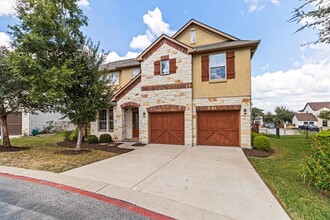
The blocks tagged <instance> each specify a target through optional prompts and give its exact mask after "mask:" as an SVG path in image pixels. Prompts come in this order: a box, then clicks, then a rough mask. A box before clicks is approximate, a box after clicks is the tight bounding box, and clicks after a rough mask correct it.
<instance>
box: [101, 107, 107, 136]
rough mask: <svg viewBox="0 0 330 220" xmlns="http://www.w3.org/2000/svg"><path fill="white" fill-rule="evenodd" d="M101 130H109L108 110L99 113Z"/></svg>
mask: <svg viewBox="0 0 330 220" xmlns="http://www.w3.org/2000/svg"><path fill="white" fill-rule="evenodd" d="M99 130H105V131H106V130H107V110H101V111H99Z"/></svg>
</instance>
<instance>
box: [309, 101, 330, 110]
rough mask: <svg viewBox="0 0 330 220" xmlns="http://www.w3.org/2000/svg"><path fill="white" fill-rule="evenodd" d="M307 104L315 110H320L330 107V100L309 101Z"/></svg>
mask: <svg viewBox="0 0 330 220" xmlns="http://www.w3.org/2000/svg"><path fill="white" fill-rule="evenodd" d="M307 105H309V106H310V107H311V108H312V109H313V110H314V111H317V110H320V109H321V108H330V102H308V103H307Z"/></svg>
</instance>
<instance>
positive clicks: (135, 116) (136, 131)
mask: <svg viewBox="0 0 330 220" xmlns="http://www.w3.org/2000/svg"><path fill="white" fill-rule="evenodd" d="M132 112H133V117H132V118H133V122H132V124H133V138H136V137H139V109H137V108H133V109H132Z"/></svg>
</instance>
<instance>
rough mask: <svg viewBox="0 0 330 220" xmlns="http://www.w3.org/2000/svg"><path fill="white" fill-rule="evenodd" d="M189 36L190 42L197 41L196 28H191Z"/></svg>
mask: <svg viewBox="0 0 330 220" xmlns="http://www.w3.org/2000/svg"><path fill="white" fill-rule="evenodd" d="M192 34H193V35H192ZM189 37H190V44H195V43H196V28H191V29H190V30H189Z"/></svg>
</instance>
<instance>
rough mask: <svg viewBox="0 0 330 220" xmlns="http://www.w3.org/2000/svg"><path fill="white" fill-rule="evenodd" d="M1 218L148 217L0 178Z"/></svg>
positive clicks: (44, 187)
mask: <svg viewBox="0 0 330 220" xmlns="http://www.w3.org/2000/svg"><path fill="white" fill-rule="evenodd" d="M0 219H2V220H3V219H10V220H12V219H79V220H82V219H93V220H94V219H148V218H146V217H144V216H141V215H139V214H137V213H134V212H132V211H130V210H127V209H124V208H120V207H118V206H115V205H112V204H109V203H105V202H102V201H99V200H97V199H94V198H90V197H86V196H84V195H80V194H77V193H72V192H68V191H65V190H61V189H58V188H53V187H50V186H47V185H40V184H36V183H32V182H27V181H23V180H17V179H11V178H7V177H0Z"/></svg>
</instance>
